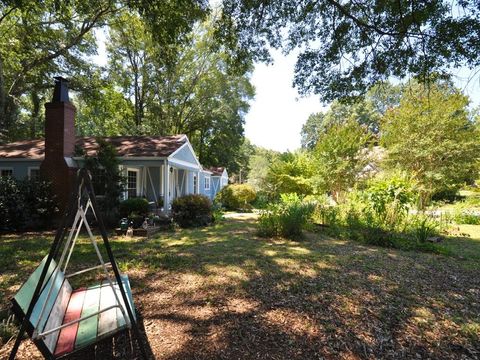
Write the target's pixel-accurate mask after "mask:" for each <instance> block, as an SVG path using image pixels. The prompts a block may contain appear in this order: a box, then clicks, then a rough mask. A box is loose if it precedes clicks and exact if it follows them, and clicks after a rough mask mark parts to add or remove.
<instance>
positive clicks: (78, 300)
mask: <svg viewBox="0 0 480 360" xmlns="http://www.w3.org/2000/svg"><path fill="white" fill-rule="evenodd" d="M86 292H87V290H86V289H79V290H76V291H74V292H73V293H72V296H71V297H70V301H69V302H68V306H67V311H66V312H65V317H64V319H63V324H67V323H69V322H70V321H74V320H78V319H80V315H81V314H82V308H83V302H84V299H85V293H86ZM78 324H79V323H75V324H72V325H70V326H67V327H66V328H63V329H62V330H61V331H60V336H59V337H58V341H57V346H56V348H55V356H61V355H64V354H67V353H69V352H72V351H73V349H74V347H75V339H76V337H77V331H78Z"/></svg>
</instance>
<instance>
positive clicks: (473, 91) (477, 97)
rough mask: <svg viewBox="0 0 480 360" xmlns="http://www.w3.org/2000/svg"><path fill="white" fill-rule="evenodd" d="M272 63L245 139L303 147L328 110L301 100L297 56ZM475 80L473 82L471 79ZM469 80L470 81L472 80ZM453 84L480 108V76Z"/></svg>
mask: <svg viewBox="0 0 480 360" xmlns="http://www.w3.org/2000/svg"><path fill="white" fill-rule="evenodd" d="M95 36H96V38H97V45H98V55H96V56H95V58H94V61H95V62H96V63H97V64H99V65H105V64H106V62H107V55H106V51H105V40H106V34H105V32H104V31H96V33H95ZM272 58H273V64H270V65H267V64H263V63H258V64H256V65H255V68H254V71H253V74H252V78H251V82H252V84H253V85H254V86H255V89H256V95H255V99H253V100H252V101H251V102H250V110H249V112H248V113H247V115H246V116H245V136H246V137H247V138H248V139H249V140H250V141H251V142H252V143H253V144H255V145H258V146H262V147H264V148H267V149H272V150H277V151H282V152H283V151H287V150H295V149H298V148H299V147H300V131H301V129H302V125H303V124H304V123H305V122H306V120H307V118H308V116H309V115H310V114H312V113H315V112H319V111H325V110H327V107H325V106H323V105H322V104H321V102H320V97H319V96H318V95H310V96H306V97H300V96H299V95H298V93H297V91H296V89H294V88H293V86H292V83H293V74H294V67H295V61H296V54H295V53H291V54H289V55H283V54H282V53H281V52H280V51H275V50H272ZM470 78H472V79H470ZM469 79H470V81H469ZM454 81H455V83H456V85H457V87H459V88H460V89H462V90H463V91H464V93H465V94H466V95H468V96H470V98H471V99H472V104H471V106H472V107H477V106H480V73H477V74H476V75H475V76H472V73H471V72H470V71H469V70H466V69H460V70H458V71H455V72H454Z"/></svg>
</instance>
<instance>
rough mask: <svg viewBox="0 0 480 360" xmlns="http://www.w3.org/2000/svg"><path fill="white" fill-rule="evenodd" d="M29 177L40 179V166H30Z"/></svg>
mask: <svg viewBox="0 0 480 360" xmlns="http://www.w3.org/2000/svg"><path fill="white" fill-rule="evenodd" d="M28 178H29V179H30V180H38V179H40V169H39V168H38V167H29V168H28Z"/></svg>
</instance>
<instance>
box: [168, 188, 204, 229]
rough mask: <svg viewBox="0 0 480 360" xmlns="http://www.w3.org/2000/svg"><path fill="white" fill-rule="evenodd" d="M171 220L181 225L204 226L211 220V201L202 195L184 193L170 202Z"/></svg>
mask: <svg viewBox="0 0 480 360" xmlns="http://www.w3.org/2000/svg"><path fill="white" fill-rule="evenodd" d="M172 216H173V221H174V222H175V223H176V224H178V225H179V226H181V227H196V226H205V225H208V224H210V223H211V222H212V221H213V214H212V203H211V201H210V199H209V198H208V197H206V196H204V195H186V196H182V197H179V198H176V199H175V200H173V202H172Z"/></svg>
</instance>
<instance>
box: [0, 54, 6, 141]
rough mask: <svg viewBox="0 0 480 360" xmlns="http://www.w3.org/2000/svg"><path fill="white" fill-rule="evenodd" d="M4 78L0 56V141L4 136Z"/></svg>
mask: <svg viewBox="0 0 480 360" xmlns="http://www.w3.org/2000/svg"><path fill="white" fill-rule="evenodd" d="M5 94H6V92H5V79H4V77H3V61H2V57H1V56H0V142H1V141H2V138H3V137H4V135H5V134H4V133H5V125H6V119H5V116H6V113H5V110H6V109H5Z"/></svg>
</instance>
